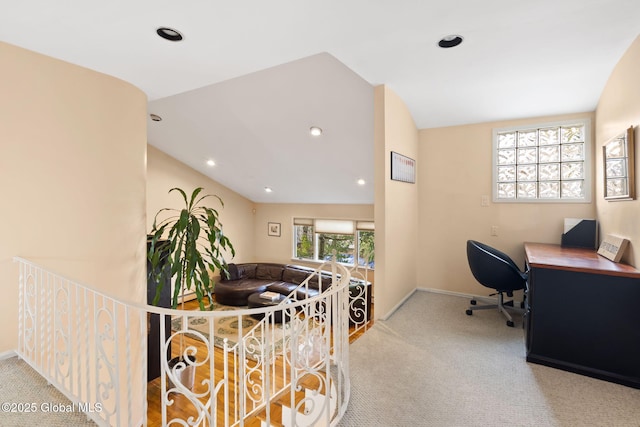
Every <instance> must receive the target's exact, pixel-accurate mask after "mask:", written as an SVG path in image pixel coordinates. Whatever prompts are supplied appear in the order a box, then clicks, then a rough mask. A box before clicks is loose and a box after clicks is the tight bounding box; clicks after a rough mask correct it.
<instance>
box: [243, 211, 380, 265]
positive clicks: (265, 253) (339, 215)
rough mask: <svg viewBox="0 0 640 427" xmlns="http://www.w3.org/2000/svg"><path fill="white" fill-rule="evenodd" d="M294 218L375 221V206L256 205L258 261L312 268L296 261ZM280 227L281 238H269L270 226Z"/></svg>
mask: <svg viewBox="0 0 640 427" xmlns="http://www.w3.org/2000/svg"><path fill="white" fill-rule="evenodd" d="M293 218H323V219H360V220H372V219H373V205H349V204H277V203H261V204H258V205H256V214H255V229H254V233H255V242H256V246H255V247H256V252H255V259H254V261H262V262H278V263H284V264H291V263H295V264H300V265H310V266H313V265H314V264H313V263H306V262H304V261H300V260H293ZM270 222H276V223H279V224H280V230H281V233H280V237H275V236H269V235H268V234H267V224H268V223H270Z"/></svg>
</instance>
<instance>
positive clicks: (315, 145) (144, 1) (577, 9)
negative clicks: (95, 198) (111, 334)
mask: <svg viewBox="0 0 640 427" xmlns="http://www.w3.org/2000/svg"><path fill="white" fill-rule="evenodd" d="M0 11H1V12H0V40H2V41H5V42H8V43H11V44H14V45H18V46H21V47H24V48H27V49H31V50H34V51H36V52H41V53H44V54H47V55H50V56H53V57H56V58H60V59H63V60H65V61H68V62H71V63H75V64H79V65H82V66H85V67H88V68H91V69H94V70H97V71H100V72H103V73H106V74H109V75H113V76H116V77H119V78H121V79H123V80H126V81H128V82H131V83H132V84H134V85H135V86H137V87H139V88H141V89H142V90H143V91H145V92H146V93H147V95H148V97H149V100H150V102H149V112H150V113H155V114H158V115H160V116H162V117H163V121H162V122H152V121H151V120H149V133H148V137H149V143H150V144H152V145H154V146H156V147H158V148H159V149H161V150H163V151H165V152H167V153H168V154H170V155H172V156H173V157H176V158H177V159H179V160H181V161H183V162H184V163H186V164H188V165H190V166H192V167H193V168H195V169H196V170H199V171H200V172H202V173H205V174H207V175H209V176H210V177H211V178H213V179H214V180H216V181H218V182H220V183H222V184H224V185H226V186H228V187H229V188H231V189H233V190H235V191H237V192H239V193H240V194H242V195H244V196H246V197H248V198H249V199H251V200H253V201H255V202H281V203H373V87H374V86H375V85H378V84H386V85H388V86H389V87H390V88H391V89H392V90H393V91H395V92H396V93H397V94H398V95H399V96H400V97H401V98H402V99H403V100H404V101H405V103H406V104H407V106H408V107H409V109H410V111H411V114H412V115H413V118H414V120H415V122H416V124H417V126H418V127H419V128H428V127H441V126H451V125H459V124H468V123H479V122H486V121H493V120H503V119H514V118H521V117H535V116H542V115H550V114H562V113H572V112H583V111H592V110H594V109H595V107H596V105H597V102H598V97H599V95H600V93H601V91H602V88H603V87H604V84H605V83H606V79H607V78H608V76H609V75H610V73H611V71H612V69H613V67H614V66H615V64H616V63H617V61H618V60H619V59H620V57H621V55H622V54H623V53H624V51H625V50H626V49H627V48H628V47H629V45H630V44H631V42H632V41H633V40H634V39H635V38H636V37H637V36H638V34H639V33H640V1H638V0H561V1H558V0H535V1H515V0H485V1H483V2H479V1H477V0H457V1H455V0H452V1H449V2H435V1H432V0H401V1H396V2H392V1H388V0H387V1H383V0H367V1H365V0H350V1H336V0H325V1H322V2H309V1H304V0H275V1H272V2H265V1H261V0H245V1H236V2H220V1H212V0H206V1H205V0H189V1H175V0H174V1H168V0H153V1H152V0H135V1H134V0H127V1H125V0H110V1H106V2H105V1H97V0H65V1H63V2H59V1H58V2H54V1H50V0H21V1H14V0H0ZM160 26H168V27H171V28H175V29H177V30H179V31H181V32H182V33H183V35H184V37H185V38H184V40H183V41H182V42H179V43H174V42H169V41H166V40H163V39H160V38H159V37H158V36H157V35H156V34H155V30H156V29H157V28H158V27H160ZM449 34H459V35H461V36H463V37H464V42H463V43H462V45H460V46H458V47H456V48H454V49H448V50H447V49H440V48H438V47H437V41H438V40H439V39H440V38H442V37H443V36H446V35H449ZM313 125H317V126H320V127H322V128H323V129H324V130H325V133H324V135H323V136H322V137H320V138H312V137H310V136H309V135H308V129H309V127H310V126H313ZM443 143H446V141H443ZM209 158H213V159H214V160H215V161H216V163H217V164H216V166H214V167H212V168H210V167H207V166H206V165H205V161H206V160H207V159H209ZM359 178H362V179H365V180H366V181H367V183H366V184H365V185H364V186H359V185H357V184H356V180H357V179H359ZM267 186H269V187H272V188H273V192H272V193H269V194H267V193H265V192H264V187H267Z"/></svg>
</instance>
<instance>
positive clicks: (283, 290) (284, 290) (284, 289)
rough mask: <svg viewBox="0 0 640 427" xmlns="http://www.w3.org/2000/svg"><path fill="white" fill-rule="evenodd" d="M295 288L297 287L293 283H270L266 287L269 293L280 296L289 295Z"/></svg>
mask: <svg viewBox="0 0 640 427" xmlns="http://www.w3.org/2000/svg"><path fill="white" fill-rule="evenodd" d="M297 287H298V285H296V284H293V283H287V282H276V283H271V284H270V285H269V286H267V290H269V291H271V292H277V293H279V294H282V295H289V293H290V292H291V291H293V290H294V289H295V288H297Z"/></svg>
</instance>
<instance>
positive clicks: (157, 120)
mask: <svg viewBox="0 0 640 427" xmlns="http://www.w3.org/2000/svg"><path fill="white" fill-rule="evenodd" d="M149 117H151V120H153V121H154V122H161V121H162V117H160V116H159V115H157V114H149Z"/></svg>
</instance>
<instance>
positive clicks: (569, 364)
mask: <svg viewBox="0 0 640 427" xmlns="http://www.w3.org/2000/svg"><path fill="white" fill-rule="evenodd" d="M524 248H525V261H526V263H527V267H528V268H529V269H530V272H529V281H528V284H527V298H526V300H527V312H526V314H525V331H526V345H527V361H529V362H533V363H540V364H543V365H547V366H551V367H554V368H559V369H564V370H567V371H571V372H576V373H579V374H583V375H588V376H591V377H595V378H600V379H603V380H607V381H612V382H616V383H619V384H624V385H627V386H630V387H635V388H640V271H638V270H636V269H635V268H633V267H631V266H628V265H624V264H619V263H614V262H612V261H609V260H608V259H606V258H604V257H601V256H600V255H598V254H597V253H596V252H595V251H594V250H589V249H576V248H563V247H560V246H559V245H549V244H542V243H525V245H524Z"/></svg>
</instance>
